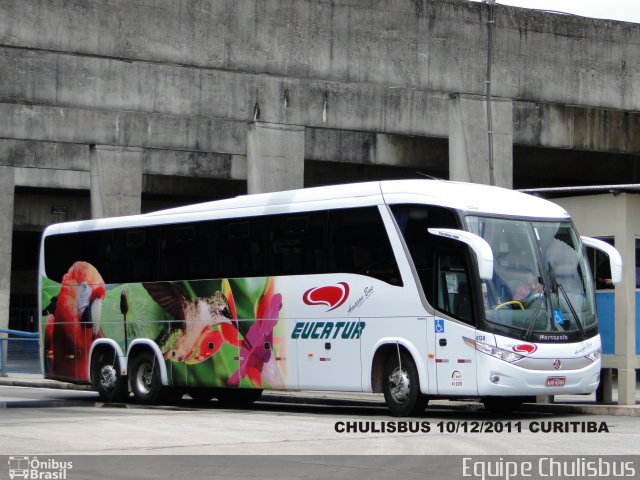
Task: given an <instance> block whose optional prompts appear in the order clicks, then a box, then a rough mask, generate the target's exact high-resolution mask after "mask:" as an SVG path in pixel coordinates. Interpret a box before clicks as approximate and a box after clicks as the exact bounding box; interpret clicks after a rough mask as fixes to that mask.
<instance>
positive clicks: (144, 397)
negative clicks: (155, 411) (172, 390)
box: [129, 351, 162, 405]
mask: <svg viewBox="0 0 640 480" xmlns="http://www.w3.org/2000/svg"><path fill="white" fill-rule="evenodd" d="M129 378H130V379H131V390H132V391H133V395H134V396H135V397H136V400H137V401H138V402H140V403H143V404H145V405H150V404H153V403H158V402H159V401H160V400H161V393H162V380H161V379H160V367H159V366H158V361H157V359H156V356H155V355H153V354H152V353H151V352H148V351H147V352H141V353H139V354H138V355H136V356H135V357H134V358H133V361H132V362H131V368H130V369H129Z"/></svg>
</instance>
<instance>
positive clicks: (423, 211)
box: [391, 205, 460, 305]
mask: <svg viewBox="0 0 640 480" xmlns="http://www.w3.org/2000/svg"><path fill="white" fill-rule="evenodd" d="M391 211H392V212H393V216H394V217H395V219H396V224H397V225H398V228H399V229H400V232H401V233H402V236H403V237H404V241H405V243H406V244H407V248H408V249H409V253H410V254H411V259H412V260H413V265H414V267H415V269H416V272H417V274H418V278H419V280H420V283H421V285H422V290H423V292H424V294H425V297H426V299H427V301H428V302H429V304H430V305H435V300H434V291H435V289H434V286H433V285H434V274H433V271H434V265H433V258H434V256H433V254H434V251H435V249H436V247H437V246H438V245H440V244H441V243H442V241H441V240H439V239H438V238H436V237H434V236H433V235H430V234H429V232H428V231H427V230H428V229H429V228H432V227H435V228H438V227H440V228H460V222H459V221H458V219H457V217H456V215H455V213H454V212H453V211H452V210H449V209H446V208H443V207H436V206H432V205H392V206H391Z"/></svg>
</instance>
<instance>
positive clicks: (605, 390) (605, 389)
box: [596, 368, 613, 403]
mask: <svg viewBox="0 0 640 480" xmlns="http://www.w3.org/2000/svg"><path fill="white" fill-rule="evenodd" d="M612 401H613V371H612V370H611V369H610V368H603V369H602V370H601V371H600V385H598V389H597V390H596V402H601V403H611V402H612Z"/></svg>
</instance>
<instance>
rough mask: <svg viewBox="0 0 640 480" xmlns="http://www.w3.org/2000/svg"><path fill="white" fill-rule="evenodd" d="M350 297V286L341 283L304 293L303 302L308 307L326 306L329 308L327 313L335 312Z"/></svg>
mask: <svg viewBox="0 0 640 480" xmlns="http://www.w3.org/2000/svg"><path fill="white" fill-rule="evenodd" d="M348 297H349V284H348V283H347V282H339V283H337V284H335V285H326V286H324V287H313V288H310V289H309V290H307V291H306V292H304V295H303V296H302V301H303V302H304V303H306V304H307V305H325V306H327V307H329V310H327V312H330V311H331V310H335V309H336V308H338V307H339V306H340V305H342V304H343V303H344V302H346V301H347V298H348Z"/></svg>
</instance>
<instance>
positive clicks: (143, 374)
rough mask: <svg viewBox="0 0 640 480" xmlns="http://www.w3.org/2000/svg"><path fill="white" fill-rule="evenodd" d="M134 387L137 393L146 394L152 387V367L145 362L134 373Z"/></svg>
mask: <svg viewBox="0 0 640 480" xmlns="http://www.w3.org/2000/svg"><path fill="white" fill-rule="evenodd" d="M136 386H137V387H138V391H139V392H141V393H144V394H147V393H149V392H150V391H151V388H152V387H153V365H151V364H150V363H148V362H145V363H143V364H141V365H140V367H139V368H138V371H137V372H136Z"/></svg>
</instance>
